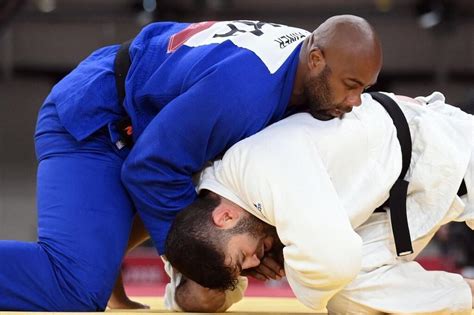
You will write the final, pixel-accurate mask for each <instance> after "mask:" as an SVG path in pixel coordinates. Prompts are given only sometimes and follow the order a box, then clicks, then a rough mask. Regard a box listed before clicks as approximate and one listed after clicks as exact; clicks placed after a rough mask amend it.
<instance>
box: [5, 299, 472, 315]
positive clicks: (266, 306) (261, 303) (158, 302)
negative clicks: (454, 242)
mask: <svg viewBox="0 0 474 315" xmlns="http://www.w3.org/2000/svg"><path fill="white" fill-rule="evenodd" d="M133 300H135V301H138V302H141V303H144V304H147V305H149V306H150V307H151V308H150V309H147V310H107V311H106V315H107V314H108V315H112V314H117V315H143V314H174V315H176V314H196V313H173V312H169V311H167V310H166V309H165V307H164V304H163V298H161V297H137V298H133ZM3 314H5V315H7V314H11V315H14V314H31V315H36V314H40V313H38V312H35V313H33V312H30V313H28V312H0V315H3ZM47 314H57V315H59V314H64V315H69V314H88V313H60V312H50V313H47ZM90 314H97V313H90ZM221 314H233V315H238V314H242V315H243V314H255V315H256V314H326V312H323V311H320V312H316V311H313V310H311V309H309V308H307V307H305V306H304V305H303V304H301V303H300V302H298V301H297V300H296V298H282V297H279V298H272V297H245V298H244V299H243V300H242V301H240V302H238V303H236V304H234V305H233V306H232V307H231V308H230V309H229V310H228V311H227V312H226V313H221ZM472 315H474V310H473V311H472Z"/></svg>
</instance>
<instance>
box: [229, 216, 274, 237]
mask: <svg viewBox="0 0 474 315" xmlns="http://www.w3.org/2000/svg"><path fill="white" fill-rule="evenodd" d="M228 232H229V233H230V234H232V235H235V234H243V233H249V234H250V235H252V237H254V238H256V239H261V238H264V237H266V236H268V235H271V236H276V230H275V227H274V226H271V225H269V224H267V223H265V222H263V221H262V220H260V219H258V218H257V217H255V216H253V215H251V214H249V213H247V215H246V216H244V217H243V218H242V219H240V221H239V223H237V225H236V226H235V227H233V228H232V229H230V230H229V231H228Z"/></svg>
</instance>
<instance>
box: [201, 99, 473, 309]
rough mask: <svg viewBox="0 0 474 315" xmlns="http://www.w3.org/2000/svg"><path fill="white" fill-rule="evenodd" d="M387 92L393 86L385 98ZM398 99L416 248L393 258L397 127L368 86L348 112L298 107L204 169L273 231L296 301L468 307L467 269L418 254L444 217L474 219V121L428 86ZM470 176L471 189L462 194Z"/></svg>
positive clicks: (331, 305)
mask: <svg viewBox="0 0 474 315" xmlns="http://www.w3.org/2000/svg"><path fill="white" fill-rule="evenodd" d="M389 96H392V97H393V95H392V94H389ZM419 99H420V100H421V101H423V102H424V103H426V105H416V104H413V103H409V102H405V101H399V100H397V103H398V104H399V105H400V107H401V109H402V111H403V112H404V114H405V116H406V118H407V121H408V124H409V127H410V131H411V135H412V146H413V151H412V158H411V164H410V168H409V171H408V174H407V176H406V179H407V180H408V181H409V182H410V185H409V187H408V198H407V216H408V222H409V227H410V232H411V238H412V240H413V241H414V250H415V253H414V254H413V255H410V256H405V257H397V256H396V252H395V248H394V243H393V238H392V232H391V228H390V223H389V219H388V216H387V214H386V213H375V214H373V211H374V209H376V208H377V207H379V206H380V205H381V204H382V203H383V202H384V201H385V200H386V199H387V198H388V195H389V190H390V188H391V187H392V186H393V183H394V182H395V180H396V179H397V178H398V176H399V174H400V171H401V165H402V160H401V149H400V145H399V142H398V140H397V137H396V129H395V127H394V125H393V123H392V120H391V118H390V116H389V115H388V114H387V112H386V111H385V109H384V108H383V107H382V106H381V105H379V104H378V103H377V102H375V101H374V100H373V99H372V98H371V96H370V95H369V94H364V95H363V97H362V106H360V107H358V108H354V109H353V111H352V112H351V113H348V114H346V115H345V116H344V118H343V119H333V120H330V121H319V120H315V119H314V118H312V117H311V116H310V115H309V114H305V113H301V114H297V115H294V116H291V117H288V118H287V119H285V120H282V121H280V122H278V123H276V124H274V125H272V126H270V127H267V128H266V129H265V130H263V131H261V132H259V133H258V134H256V135H254V136H252V137H249V138H247V139H245V140H243V141H241V142H239V143H237V144H236V145H234V146H233V147H232V148H231V149H230V150H229V151H228V152H227V153H226V154H225V155H224V157H223V159H222V160H221V161H217V162H215V163H214V165H213V166H212V167H210V168H208V169H206V170H205V171H204V172H203V174H202V178H201V184H200V186H199V189H208V190H211V191H213V192H215V193H217V194H219V195H221V196H223V197H225V198H227V199H229V200H231V201H233V202H235V203H236V204H238V205H239V206H241V207H242V208H244V209H245V210H247V211H248V212H250V213H251V214H253V215H255V216H256V217H258V218H259V219H261V220H262V221H264V222H266V223H268V224H270V225H273V226H275V227H276V230H277V233H278V235H279V237H280V239H281V241H282V243H283V244H284V245H285V248H284V249H283V254H284V259H285V272H286V276H287V279H288V282H289V284H290V286H291V288H292V290H293V291H294V293H295V295H296V297H297V298H298V299H299V300H300V301H301V302H302V303H304V304H305V305H307V306H308V307H311V308H313V309H322V308H324V307H326V306H327V307H328V309H329V310H330V311H332V312H337V313H348V312H377V311H382V312H390V313H396V312H404V313H406V312H434V311H441V312H447V313H454V312H466V314H470V312H471V306H472V301H471V299H472V296H471V291H470V288H469V286H468V284H467V283H466V282H465V281H464V280H463V279H462V277H461V276H459V275H456V274H451V273H447V272H432V271H430V272H428V271H425V270H423V269H422V268H421V266H419V265H418V264H417V263H416V262H413V261H412V260H413V259H414V258H415V257H416V255H417V254H418V253H419V252H420V251H421V249H422V248H423V247H424V246H426V244H427V243H428V241H429V239H430V238H431V237H432V236H433V234H434V232H435V231H436V230H437V229H438V228H439V227H440V226H441V225H442V224H444V223H447V222H449V221H453V220H458V221H466V222H467V224H468V225H469V226H470V227H471V228H473V227H474V199H473V198H474V192H473V189H474V182H473V181H474V171H473V168H472V166H473V165H474V157H473V152H474V150H473V147H474V140H473V139H474V119H473V117H472V116H471V115H468V114H466V113H464V112H462V111H460V110H459V109H457V108H455V107H452V106H449V105H447V104H445V100H444V96H443V95H442V94H440V93H433V94H432V95H431V96H429V97H426V98H419ZM463 178H464V180H465V182H466V186H467V190H468V194H467V195H466V196H464V197H463V199H462V200H461V199H460V198H459V197H458V196H457V195H456V193H457V191H458V188H459V185H460V183H461V180H462V179H463Z"/></svg>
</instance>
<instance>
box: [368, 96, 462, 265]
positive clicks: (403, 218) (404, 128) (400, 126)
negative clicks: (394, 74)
mask: <svg viewBox="0 0 474 315" xmlns="http://www.w3.org/2000/svg"><path fill="white" fill-rule="evenodd" d="M370 95H371V96H372V98H373V99H375V100H376V101H377V102H379V103H380V105H382V106H383V107H384V108H385V110H386V111H387V112H388V114H389V115H390V117H391V118H392V120H393V124H394V125H395V128H396V129H397V138H398V141H399V142H400V147H401V149H402V171H401V172H400V176H399V177H398V179H397V181H396V182H395V184H394V185H393V187H392V188H391V189H390V195H389V197H388V200H387V201H386V202H385V203H384V204H383V205H382V206H380V207H379V208H378V209H376V210H375V212H382V211H385V210H384V209H383V207H386V206H388V207H390V221H391V225H392V232H393V238H394V240H395V248H396V250H397V255H398V256H405V255H409V254H412V253H413V247H412V244H411V237H410V230H409V228H408V219H407V209H406V199H407V189H408V184H409V183H408V182H407V181H406V180H405V175H406V173H407V171H408V168H409V166H410V160H411V151H412V149H411V135H410V129H409V127H408V123H407V121H406V118H405V116H404V115H403V112H402V110H401V109H400V107H399V106H398V104H397V103H396V102H395V101H394V100H393V99H391V98H390V97H388V96H387V95H385V94H382V93H379V92H371V93H370ZM465 194H467V189H466V183H465V182H464V180H463V181H462V182H461V186H460V187H459V190H458V195H459V196H462V195H465Z"/></svg>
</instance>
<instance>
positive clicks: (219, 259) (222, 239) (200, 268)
mask: <svg viewBox="0 0 474 315" xmlns="http://www.w3.org/2000/svg"><path fill="white" fill-rule="evenodd" d="M220 202H221V198H220V197H219V196H216V195H215V194H207V195H201V196H200V197H199V198H198V199H196V201H194V202H193V203H192V204H191V205H189V206H188V207H186V208H185V209H183V210H182V211H181V212H180V213H179V214H178V215H177V216H176V218H175V220H174V222H173V224H172V225H171V229H170V231H169V233H168V237H167V239H166V244H165V256H166V258H167V259H168V261H169V262H170V263H171V265H172V266H173V267H174V268H176V269H177V270H178V271H179V272H181V273H182V274H183V275H184V276H185V277H186V278H188V279H191V280H193V281H195V282H197V283H198V284H200V285H202V286H204V287H206V288H209V289H218V290H228V289H234V288H235V286H236V284H237V276H238V270H235V269H234V268H231V267H229V266H227V265H226V264H225V254H224V253H225V248H224V246H225V244H227V240H228V239H229V237H226V236H225V233H222V231H219V229H217V228H216V227H215V226H214V223H213V220H212V211H213V210H214V209H215V208H216V207H218V206H219V204H220Z"/></svg>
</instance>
